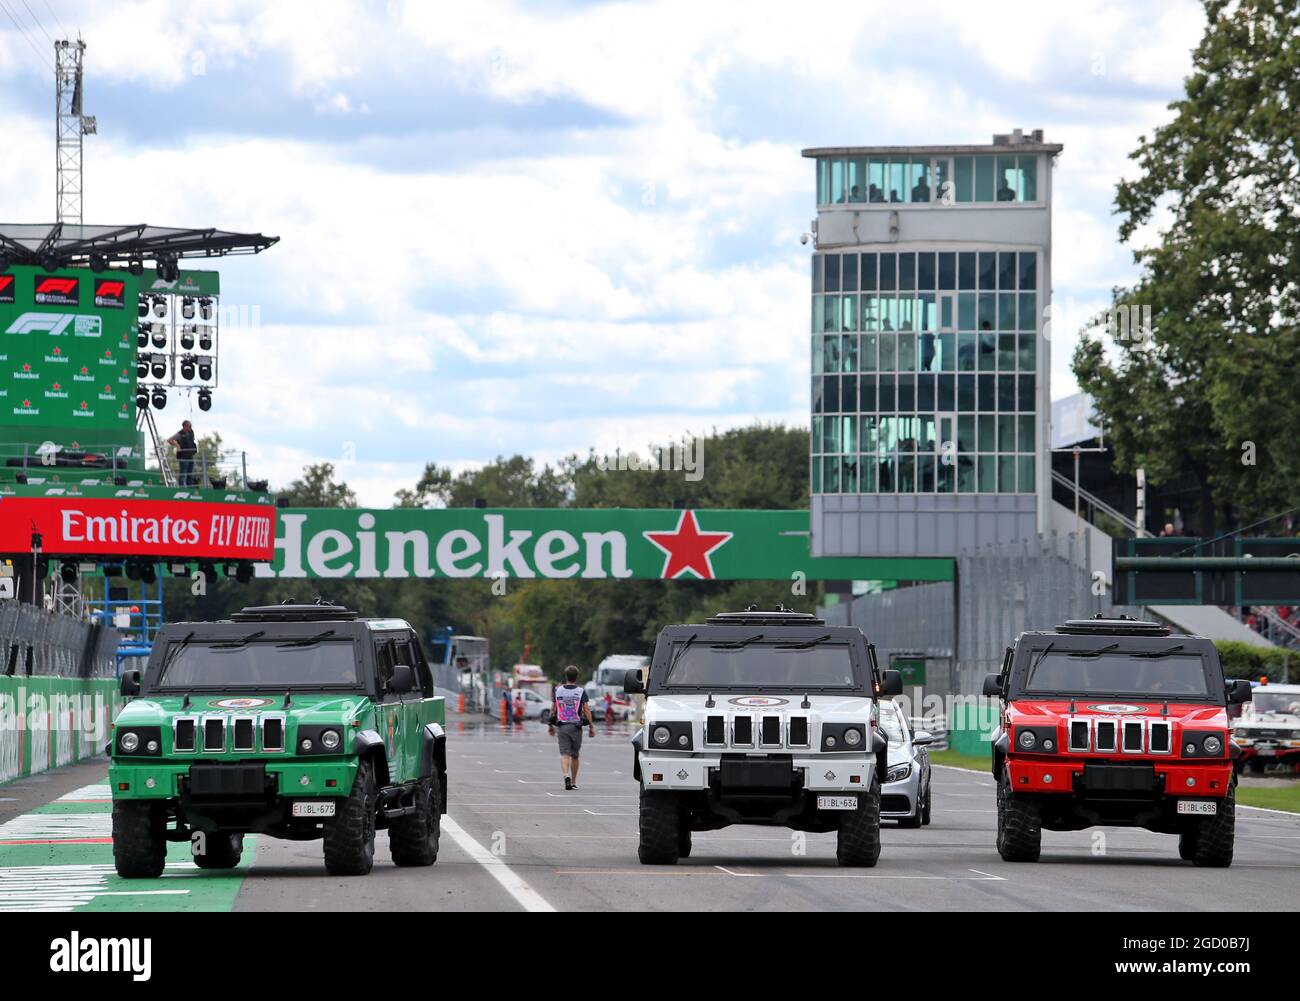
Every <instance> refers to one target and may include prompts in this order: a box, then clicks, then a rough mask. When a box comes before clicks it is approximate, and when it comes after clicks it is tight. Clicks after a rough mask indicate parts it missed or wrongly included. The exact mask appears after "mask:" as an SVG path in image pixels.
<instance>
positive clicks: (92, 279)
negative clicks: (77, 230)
mask: <svg viewBox="0 0 1300 1001" xmlns="http://www.w3.org/2000/svg"><path fill="white" fill-rule="evenodd" d="M138 288H139V279H137V278H135V277H134V276H133V275H130V274H128V273H126V272H123V271H108V272H105V273H103V274H99V275H97V274H95V273H93V272H91V271H88V270H69V271H56V272H55V273H54V274H48V273H47V272H45V271H44V270H42V269H40V268H28V267H12V268H10V269H9V270H8V271H5V272H3V273H0V426H4V427H18V428H22V427H33V428H81V427H91V428H97V429H100V430H121V429H126V430H131V429H133V428H134V427H135V384H136V375H135V354H136V321H137V312H136V304H137V292H138Z"/></svg>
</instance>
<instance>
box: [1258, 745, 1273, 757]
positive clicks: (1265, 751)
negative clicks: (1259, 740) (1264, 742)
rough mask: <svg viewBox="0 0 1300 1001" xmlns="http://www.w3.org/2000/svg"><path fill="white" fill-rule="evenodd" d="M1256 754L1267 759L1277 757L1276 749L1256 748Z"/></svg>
mask: <svg viewBox="0 0 1300 1001" xmlns="http://www.w3.org/2000/svg"><path fill="white" fill-rule="evenodd" d="M1255 753H1256V754H1258V755H1260V756H1261V757H1265V758H1272V757H1275V756H1276V755H1277V748H1276V747H1256V748H1255Z"/></svg>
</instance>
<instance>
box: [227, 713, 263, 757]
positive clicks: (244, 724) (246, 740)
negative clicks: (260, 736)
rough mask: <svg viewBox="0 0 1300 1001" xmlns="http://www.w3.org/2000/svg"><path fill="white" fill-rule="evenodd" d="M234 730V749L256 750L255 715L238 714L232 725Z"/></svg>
mask: <svg viewBox="0 0 1300 1001" xmlns="http://www.w3.org/2000/svg"><path fill="white" fill-rule="evenodd" d="M231 729H232V730H233V734H234V738H233V749H234V750H236V751H252V750H256V748H257V744H256V742H255V740H254V737H253V732H254V728H253V717H251V716H237V717H236V718H235V721H234V723H233V725H232V727H231Z"/></svg>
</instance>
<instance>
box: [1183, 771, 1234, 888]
mask: <svg viewBox="0 0 1300 1001" xmlns="http://www.w3.org/2000/svg"><path fill="white" fill-rule="evenodd" d="M1236 827H1237V790H1236V788H1235V787H1234V788H1232V789H1229V790H1228V795H1226V796H1224V797H1223V799H1221V800H1219V809H1218V812H1217V813H1215V815H1214V816H1213V817H1202V818H1200V821H1199V823H1198V824H1197V831H1196V849H1195V851H1194V852H1193V854H1192V863H1193V864H1194V865H1199V866H1205V867H1207V868H1213V869H1226V868H1227V867H1228V866H1230V865H1232V847H1233V842H1234V841H1235V840H1236Z"/></svg>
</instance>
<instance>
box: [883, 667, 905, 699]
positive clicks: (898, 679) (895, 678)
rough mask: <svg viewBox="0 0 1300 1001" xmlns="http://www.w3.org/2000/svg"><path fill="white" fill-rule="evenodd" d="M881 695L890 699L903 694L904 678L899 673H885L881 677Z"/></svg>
mask: <svg viewBox="0 0 1300 1001" xmlns="http://www.w3.org/2000/svg"><path fill="white" fill-rule="evenodd" d="M880 694H881V696H883V697H885V698H888V697H889V696H892V695H902V694H903V676H902V675H901V674H899V673H898V672H897V671H884V672H882V673H881V675H880Z"/></svg>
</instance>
